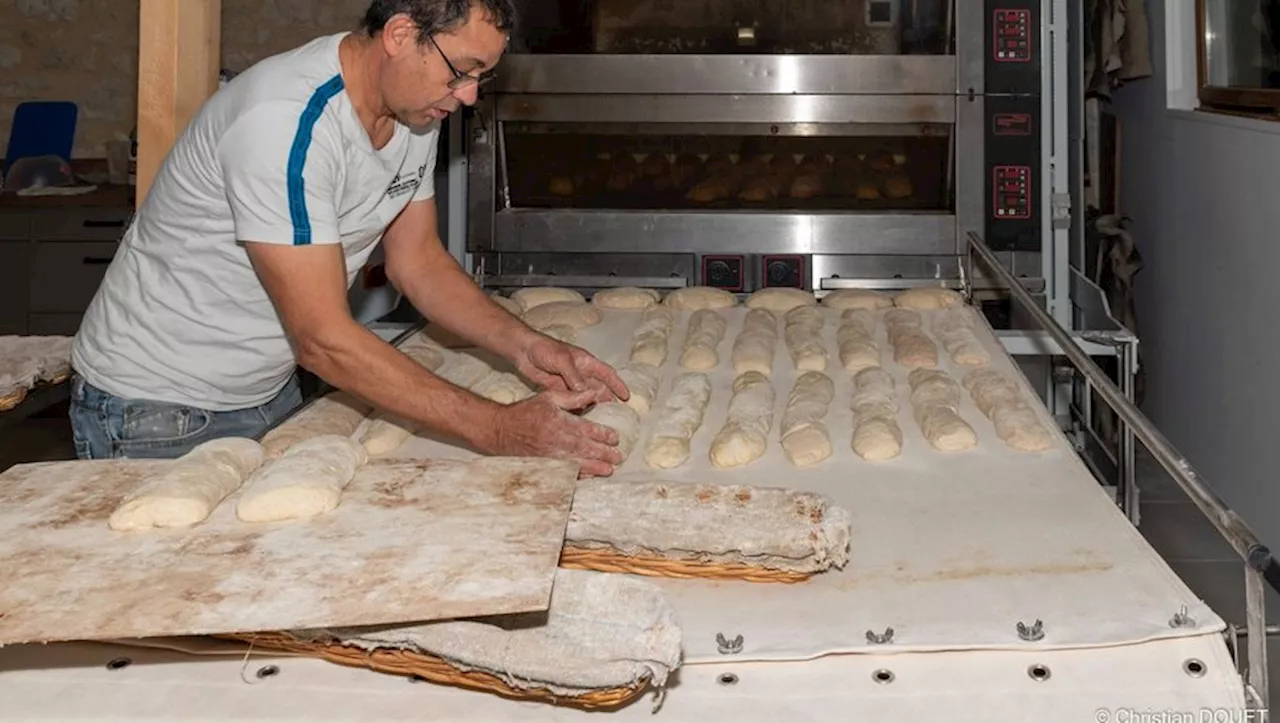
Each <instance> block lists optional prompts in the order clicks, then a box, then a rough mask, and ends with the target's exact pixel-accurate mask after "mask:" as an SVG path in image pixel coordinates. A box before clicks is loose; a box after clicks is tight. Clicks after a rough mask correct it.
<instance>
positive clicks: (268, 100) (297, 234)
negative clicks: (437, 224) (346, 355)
mask: <svg viewBox="0 0 1280 723" xmlns="http://www.w3.org/2000/svg"><path fill="white" fill-rule="evenodd" d="M345 35H346V33H342V34H339V35H333V36H328V37H322V38H319V39H317V40H314V41H312V42H310V43H308V44H306V45H304V46H302V47H300V48H297V49H295V50H292V51H289V52H287V53H283V54H281V55H277V56H274V57H271V58H268V59H266V60H263V61H262V62H260V63H258V64H257V65H255V66H253V67H252V68H250V69H249V70H247V71H245V72H244V73H242V74H241V75H239V76H237V77H236V78H235V79H234V80H232V81H231V82H230V83H228V84H227V85H226V87H224V88H222V89H221V90H219V91H218V92H217V93H216V94H215V95H214V96H213V98H212V99H210V100H209V102H208V103H207V104H206V105H205V106H204V108H202V109H201V110H200V112H199V114H197V115H196V117H195V118H194V119H193V120H192V122H191V125H190V126H189V127H188V128H187V130H186V131H185V132H184V133H183V134H182V136H181V138H179V139H178V141H177V143H176V144H175V145H174V147H173V149H172V151H171V152H170V153H169V155H168V156H167V157H166V158H165V160H164V164H163V166H162V167H161V168H160V171H159V172H158V174H157V175H156V179H155V181H154V183H153V185H152V187H151V190H150V191H149V192H148V194H147V198H146V200H145V201H144V203H143V205H142V207H141V208H140V209H139V212H138V214H137V218H136V220H135V221H134V223H133V224H132V225H131V226H130V228H129V229H128V230H127V231H126V232H125V235H124V239H123V241H122V242H121V245H120V248H119V250H118V251H117V252H116V256H115V259H114V260H113V261H112V263H111V266H110V268H109V269H108V270H107V274H106V278H105V279H104V281H103V283H102V286H101V287H100V288H99V289H98V293H97V295H96V296H95V297H94V299H93V302H92V304H90V306H89V310H88V312H87V313H86V315H85V317H84V322H83V324H82V325H81V327H80V331H79V333H78V334H77V335H76V340H75V345H74V348H73V351H72V364H73V365H74V366H75V369H76V370H77V371H78V372H79V373H80V374H81V375H83V376H84V378H85V380H86V381H88V382H89V383H90V384H92V385H94V386H96V387H99V388H100V389H103V390H105V391H107V392H109V393H111V394H114V395H116V396H118V397H123V398H126V399H147V400H155V401H162V402H172V403H176V404H183V405H188V406H194V407H199V408H203V409H209V410H213V411H228V410H234V409H244V408H248V407H253V406H257V405H259V404H262V403H264V402H266V401H268V400H270V399H271V398H272V397H273V396H275V395H276V393H277V392H278V391H279V390H280V389H281V388H282V387H283V386H284V384H285V383H286V382H287V381H288V379H289V376H290V375H291V374H292V373H293V371H294V369H295V367H296V362H295V359H294V356H293V352H292V350H291V348H290V346H289V342H288V340H287V338H286V336H285V332H284V328H283V326H282V324H281V322H280V319H279V317H278V316H277V315H276V311H275V309H274V308H273V306H272V304H271V300H270V299H269V298H268V297H267V293H266V290H265V289H264V288H263V286H262V283H261V281H259V279H258V277H257V275H256V274H255V273H254V270H253V268H252V266H251V265H250V263H249V258H248V254H247V253H246V252H245V249H244V246H243V244H241V243H240V242H241V241H257V242H264V243H274V244H286V245H294V246H302V245H307V244H335V243H340V244H342V249H343V253H344V254H345V257H346V264H347V288H348V289H350V287H351V283H352V282H353V281H354V280H355V277H356V274H358V273H359V271H360V269H361V267H362V266H363V265H364V263H365V261H366V259H368V258H369V255H370V254H371V253H372V252H373V250H374V248H375V247H376V246H377V244H378V242H379V241H380V240H381V239H382V234H383V232H384V231H385V230H386V228H387V226H388V225H389V224H390V223H391V221H392V220H393V219H395V217H396V216H397V215H398V214H399V213H400V211H401V210H403V209H404V208H405V206H407V205H408V204H409V203H410V202H412V201H419V200H423V199H428V198H431V197H432V195H433V192H434V189H433V187H432V171H433V168H434V166H435V160H436V144H437V136H438V133H439V124H433V125H432V126H431V127H429V128H426V129H413V130H411V129H410V128H408V127H407V126H404V125H399V124H397V126H396V129H395V134H394V136H393V137H392V139H391V141H390V142H389V143H388V144H387V145H386V146H385V147H383V148H382V149H380V150H375V149H374V147H373V144H372V142H371V141H370V140H369V136H368V134H367V133H366V132H365V130H364V128H363V127H362V126H361V124H360V121H359V120H358V118H357V117H356V113H355V109H354V108H353V106H352V104H351V101H350V99H349V98H348V97H347V94H346V91H345V90H344V86H343V81H342V74H341V65H340V63H339V60H338V45H339V43H340V42H341V40H342V38H343V37H344V36H345Z"/></svg>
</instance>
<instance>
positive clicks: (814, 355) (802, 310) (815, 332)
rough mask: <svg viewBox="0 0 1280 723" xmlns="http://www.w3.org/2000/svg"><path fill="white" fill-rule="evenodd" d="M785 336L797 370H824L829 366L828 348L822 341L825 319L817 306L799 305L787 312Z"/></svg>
mask: <svg viewBox="0 0 1280 723" xmlns="http://www.w3.org/2000/svg"><path fill="white" fill-rule="evenodd" d="M785 318H786V324H787V326H786V330H785V332H784V337H785V339H786V342H787V351H788V352H790V354H791V361H792V362H793V363H794V364H795V367H796V370H797V371H802V372H806V371H818V372H820V371H822V370H824V369H826V368H827V348H826V346H825V345H824V344H823V342H822V326H823V322H824V321H825V319H824V318H823V313H822V311H821V310H820V309H818V308H817V307H815V306H797V307H794V308H793V309H791V311H788V312H787V314H786V317H785Z"/></svg>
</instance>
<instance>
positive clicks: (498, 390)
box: [471, 370, 534, 404]
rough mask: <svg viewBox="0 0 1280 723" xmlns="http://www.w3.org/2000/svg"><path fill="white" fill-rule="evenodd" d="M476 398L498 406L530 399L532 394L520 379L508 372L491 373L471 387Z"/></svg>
mask: <svg viewBox="0 0 1280 723" xmlns="http://www.w3.org/2000/svg"><path fill="white" fill-rule="evenodd" d="M471 392H472V393H473V394H475V395H476V396H480V397H484V398H485V399H488V400H490V401H493V402H497V403H498V404H515V403H516V402H518V401H521V400H523V399H528V398H529V397H532V396H533V394H534V392H533V390H532V389H530V388H529V386H528V385H527V384H525V383H524V381H523V380H521V379H520V377H518V376H516V375H514V374H511V373H510V372H500V371H496V370H495V371H491V372H489V373H488V374H486V375H485V377H484V378H483V379H481V380H480V381H478V382H476V383H475V384H474V385H472V387H471Z"/></svg>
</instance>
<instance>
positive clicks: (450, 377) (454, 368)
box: [436, 352, 493, 389]
mask: <svg viewBox="0 0 1280 723" xmlns="http://www.w3.org/2000/svg"><path fill="white" fill-rule="evenodd" d="M491 371H493V367H491V366H489V365H488V363H486V362H485V361H484V360H482V359H478V358H476V357H473V356H471V355H470V354H467V353H464V352H454V353H453V356H451V357H449V358H448V359H446V360H445V363H444V364H443V365H441V367H440V368H439V369H437V370H436V376H438V377H440V378H441V379H443V380H445V381H446V382H449V383H450V384H452V385H454V386H455V387H462V388H463V389H470V388H471V387H473V386H475V385H476V383H477V382H479V381H480V380H481V379H484V378H485V377H486V376H488V374H489V372H491Z"/></svg>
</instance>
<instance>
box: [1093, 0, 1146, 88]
mask: <svg viewBox="0 0 1280 723" xmlns="http://www.w3.org/2000/svg"><path fill="white" fill-rule="evenodd" d="M1084 20H1085V23H1084V79H1085V93H1086V95H1101V96H1104V97H1108V98H1109V97H1110V96H1111V91H1112V90H1113V89H1115V88H1117V87H1119V86H1120V85H1121V84H1123V83H1125V82H1126V81H1130V80H1135V79H1137V78H1146V77H1148V76H1150V75H1151V74H1152V72H1153V69H1152V66H1151V29H1150V25H1149V22H1148V19H1147V0H1085V7H1084Z"/></svg>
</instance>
